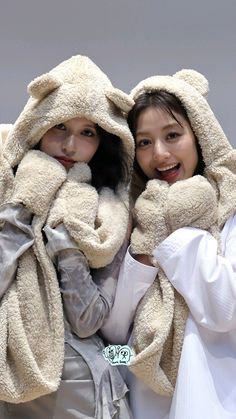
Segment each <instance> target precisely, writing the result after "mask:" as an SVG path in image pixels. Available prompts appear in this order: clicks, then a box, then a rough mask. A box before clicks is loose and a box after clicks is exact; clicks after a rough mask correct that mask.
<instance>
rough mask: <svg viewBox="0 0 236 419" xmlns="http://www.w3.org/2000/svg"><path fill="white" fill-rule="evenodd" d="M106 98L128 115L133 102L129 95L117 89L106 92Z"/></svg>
mask: <svg viewBox="0 0 236 419" xmlns="http://www.w3.org/2000/svg"><path fill="white" fill-rule="evenodd" d="M106 97H107V98H108V99H110V100H111V101H112V102H113V103H114V105H116V106H117V107H118V108H119V109H121V110H122V111H123V112H125V113H128V112H129V111H130V110H131V109H132V107H133V106H134V101H133V99H131V97H130V96H129V95H127V94H126V93H124V92H122V91H121V90H119V89H116V88H115V87H113V89H111V90H108V91H107V92H106Z"/></svg>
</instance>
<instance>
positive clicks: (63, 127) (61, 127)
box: [53, 124, 66, 131]
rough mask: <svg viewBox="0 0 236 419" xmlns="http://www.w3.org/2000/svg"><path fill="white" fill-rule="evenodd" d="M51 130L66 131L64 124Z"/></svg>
mask: <svg viewBox="0 0 236 419" xmlns="http://www.w3.org/2000/svg"><path fill="white" fill-rule="evenodd" d="M53 128H56V129H59V130H60V131H65V130H66V126H65V125H64V124H57V125H55V127H53Z"/></svg>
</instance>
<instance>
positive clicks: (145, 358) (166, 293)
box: [130, 70, 236, 396]
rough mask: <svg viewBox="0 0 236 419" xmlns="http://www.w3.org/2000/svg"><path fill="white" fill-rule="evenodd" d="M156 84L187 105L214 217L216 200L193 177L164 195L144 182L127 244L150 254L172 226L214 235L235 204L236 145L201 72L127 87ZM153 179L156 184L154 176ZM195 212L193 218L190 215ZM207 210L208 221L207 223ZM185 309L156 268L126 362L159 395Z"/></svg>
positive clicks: (164, 390)
mask: <svg viewBox="0 0 236 419" xmlns="http://www.w3.org/2000/svg"><path fill="white" fill-rule="evenodd" d="M160 90H164V91H167V92H169V93H172V94H174V95H175V96H176V97H178V98H179V99H180V101H181V103H182V104H183V106H184V107H185V109H186V111H187V114H188V117H189V120H190V123H191V126H192V129H193V131H194V133H195V135H196V137H197V139H198V142H199V145H200V147H201V150H202V155H203V160H204V162H205V165H206V168H205V171H204V177H206V179H207V180H208V181H209V183H210V184H211V186H212V188H213V190H214V191H215V194H216V199H217V222H215V210H214V205H215V204H214V205H213V208H211V206H210V205H209V203H210V202H211V203H214V202H215V200H214V199H213V197H212V198H211V199H210V196H209V194H208V193H207V191H205V194H206V196H205V197H204V188H203V189H202V186H203V184H200V183H199V185H196V187H194V185H193V184H192V182H195V180H194V179H195V178H198V177H194V178H192V179H189V180H185V181H180V182H176V184H174V185H172V186H171V187H168V186H167V185H166V186H165V187H164V186H163V190H164V189H165V188H166V191H167V190H169V192H168V194H167V196H166V197H165V194H162V193H157V192H156V193H155V194H153V195H152V193H153V191H152V187H153V184H152V183H151V185H152V187H151V186H150V185H149V184H150V182H148V184H147V191H145V192H143V195H141V196H140V199H141V201H139V200H137V203H136V212H137V218H138V225H140V226H139V227H138V226H137V229H136V230H135V231H134V233H133V236H132V246H133V248H134V251H135V252H137V253H148V254H151V252H152V250H153V248H154V247H155V246H156V245H158V243H160V241H162V240H163V239H164V238H165V234H166V237H167V236H168V235H169V234H170V233H171V232H172V231H174V230H176V229H177V228H180V227H183V226H188V225H192V226H195V227H200V228H204V229H209V230H210V231H211V232H212V234H214V235H215V237H216V238H217V239H218V238H219V231H220V230H221V228H222V226H223V225H224V223H225V222H226V220H227V219H228V218H229V217H230V216H231V215H232V214H233V213H234V212H235V209H236V151H235V150H233V149H232V147H231V145H230V144H229V142H228V141H227V139H226V137H225V135H224V132H223V131H222V128H221V126H220V125H219V123H218V121H217V120H216V118H215V116H214V114H213V112H212V111H211V109H210V107H209V105H208V103H207V101H206V99H205V96H206V95H207V93H208V82H207V80H206V78H205V77H204V76H203V75H202V74H200V73H198V72H196V71H194V70H182V71H179V72H178V73H176V74H175V75H174V76H153V77H150V78H148V79H146V80H143V81H142V82H140V83H139V84H138V85H137V86H136V87H135V88H134V89H133V90H132V92H131V97H132V98H133V99H134V100H135V99H137V98H138V97H139V95H140V94H142V93H144V92H155V91H160ZM153 182H154V184H155V183H156V184H157V182H158V181H153ZM136 186H137V185H136ZM188 186H190V197H191V199H190V200H189V202H190V203H191V205H192V210H193V211H192V210H191V206H190V208H189V207H188V206H187V207H186V196H185V195H186V193H187V190H188ZM149 188H151V191H152V193H151V191H150V190H149ZM163 190H162V192H163ZM201 191H202V192H203V194H202V192H201ZM199 192H200V194H199ZM207 196H208V199H207V198H206V197H207ZM201 197H202V199H201ZM167 198H168V199H167ZM148 201H150V205H151V206H150V208H151V209H150V211H151V216H150V214H149V210H148V207H147V205H146V207H145V202H146V203H147V202H148ZM159 201H160V205H159V204H158V203H159ZM143 205H144V208H143V209H142V206H143ZM202 210H203V213H202ZM204 211H205V212H204ZM208 211H209V212H208ZM211 211H212V215H211ZM194 212H195V217H196V219H195V218H192V219H191V217H190V218H189V215H190V214H193V215H194ZM155 213H156V218H155ZM138 214H139V215H138ZM207 214H208V215H209V217H210V218H209V217H208V216H207ZM199 216H201V217H200V219H199ZM211 216H212V224H210V223H209V222H210V221H211ZM205 217H206V219H205ZM199 221H200V224H198V223H199ZM203 221H204V222H203ZM205 221H207V222H206V223H205ZM163 222H164V224H163ZM165 229H166V230H165ZM159 234H160V237H159ZM141 237H142V238H141ZM219 252H220V246H219ZM187 314H188V309H187V306H186V304H185V302H184V300H183V298H182V297H181V296H180V295H179V294H178V293H177V292H176V291H175V290H174V289H173V287H172V285H171V284H170V283H169V281H168V280H167V278H166V276H165V274H164V273H163V271H162V270H160V271H159V274H158V277H157V278H156V280H155V281H154V284H153V286H152V287H151V288H150V289H149V291H148V292H147V294H146V295H145V297H144V299H143V300H142V302H141V304H140V306H139V308H138V310H137V315H136V318H135V324H134V336H135V339H134V346H135V351H136V356H135V358H133V360H132V362H131V364H130V368H131V370H132V371H133V372H134V373H135V374H136V375H137V376H138V377H139V378H140V379H142V380H143V381H144V382H145V383H146V384H147V385H148V386H150V387H151V388H152V389H153V390H154V391H155V392H157V393H159V394H162V395H168V396H170V395H172V394H173V390H174V386H175V382H176V377H177V372H178V365H179V359H180V355H181V349H182V340H183V336H184V329H185V322H186V318H187Z"/></svg>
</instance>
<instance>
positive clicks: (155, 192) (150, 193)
mask: <svg viewBox="0 0 236 419" xmlns="http://www.w3.org/2000/svg"><path fill="white" fill-rule="evenodd" d="M168 191H169V186H168V184H167V183H166V182H161V181H159V180H157V179H154V180H150V181H149V182H148V183H147V186H146V189H145V191H144V192H143V193H142V194H141V195H140V196H139V198H138V199H137V201H136V203H135V207H134V217H135V222H136V227H135V228H134V230H133V233H132V235H131V251H132V253H133V254H146V255H151V254H152V251H153V249H154V247H155V246H157V245H158V244H160V243H161V242H162V241H163V240H164V239H165V238H166V237H167V236H168V235H169V234H170V231H169V229H168V225H167V224H166V211H167V207H166V204H167V196H168Z"/></svg>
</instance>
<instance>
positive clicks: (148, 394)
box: [103, 215, 236, 419]
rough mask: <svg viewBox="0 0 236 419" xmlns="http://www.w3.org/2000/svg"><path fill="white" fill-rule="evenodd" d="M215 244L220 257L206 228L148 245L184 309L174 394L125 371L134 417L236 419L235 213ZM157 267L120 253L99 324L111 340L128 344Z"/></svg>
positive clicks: (182, 231) (188, 230)
mask: <svg viewBox="0 0 236 419" xmlns="http://www.w3.org/2000/svg"><path fill="white" fill-rule="evenodd" d="M221 244H222V254H223V256H219V255H217V242H216V240H215V239H214V238H213V237H212V236H211V235H210V234H209V233H208V232H206V231H204V230H200V229H195V228H191V227H184V228H181V229H179V230H177V231H175V232H174V233H173V234H171V235H170V236H169V237H168V238H167V239H166V240H164V241H163V242H162V243H161V245H159V246H158V247H157V248H156V249H155V250H154V256H155V258H156V259H157V261H158V263H159V264H160V266H161V267H162V269H163V270H164V271H165V273H166V275H167V277H168V279H169V281H170V282H171V283H172V285H173V286H174V287H175V288H176V289H177V290H178V292H179V293H180V294H181V295H182V296H183V297H184V299H185V301H186V303H187V305H188V307H189V310H190V313H189V316H188V320H187V324H186V328H185V335H184V343H183V349H182V354H181V360H180V366H179V372H178V378H177V384H176V388H175V393H174V397H173V399H170V398H168V397H161V396H159V395H157V394H156V393H154V392H152V390H150V389H149V388H148V387H147V386H145V384H143V383H142V382H141V381H139V380H138V379H137V378H136V377H135V376H134V375H133V374H132V373H130V372H128V370H127V371H126V373H127V381H128V383H129V385H130V393H131V394H130V396H131V397H130V401H131V408H132V410H133V414H134V419H141V418H142V419H143V418H144V417H147V418H148V419H236V379H235V377H236V215H234V216H233V217H230V218H229V219H228V221H227V222H226V224H225V225H224V227H223V229H222V232H221ZM140 267H141V268H140ZM156 273H157V269H156V268H152V267H148V266H144V265H141V264H140V263H139V262H137V261H135V260H134V259H132V257H131V256H130V255H128V254H127V255H126V258H125V260H124V263H123V267H122V269H121V273H120V278H119V281H118V288H117V294H116V299H115V303H114V306H113V310H112V313H111V316H110V317H109V320H108V321H107V323H106V324H105V326H104V327H103V333H104V335H105V336H106V338H108V339H109V340H110V341H112V342H115V343H126V339H127V332H128V329H129V327H130V325H131V322H132V316H133V315H134V312H135V308H136V307H137V304H138V302H139V301H140V299H141V298H142V296H143V295H144V293H145V291H146V290H147V288H148V287H149V286H150V285H151V283H152V282H153V280H154V278H155V275H156ZM124 289H125V290H126V292H125V293H124V292H123V290H124ZM117 321H118V323H119V329H118V328H117V327H116V322H117ZM131 340H132V335H131ZM131 340H130V341H131Z"/></svg>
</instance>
